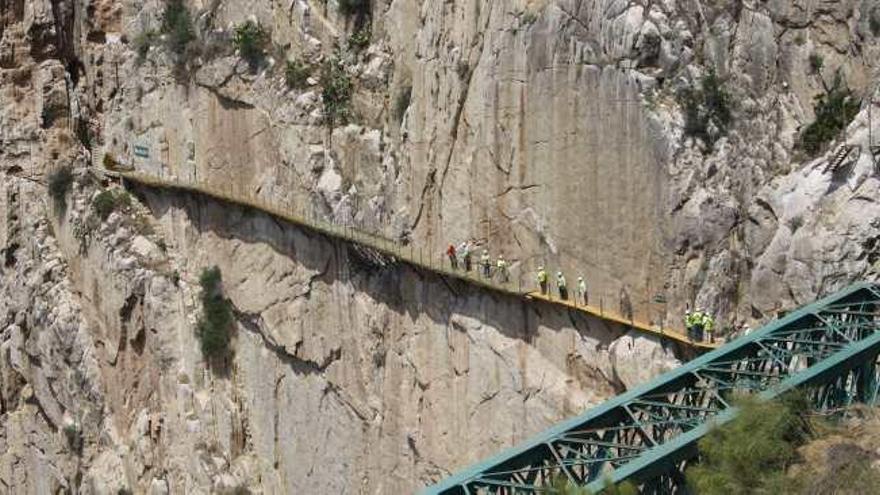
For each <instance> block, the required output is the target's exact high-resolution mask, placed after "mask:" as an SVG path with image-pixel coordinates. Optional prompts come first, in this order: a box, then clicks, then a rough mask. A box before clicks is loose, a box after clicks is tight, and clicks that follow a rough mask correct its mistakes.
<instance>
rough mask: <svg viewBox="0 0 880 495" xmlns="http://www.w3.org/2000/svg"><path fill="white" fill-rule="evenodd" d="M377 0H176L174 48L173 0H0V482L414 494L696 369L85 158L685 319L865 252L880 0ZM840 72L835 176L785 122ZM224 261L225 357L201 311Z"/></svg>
mask: <svg viewBox="0 0 880 495" xmlns="http://www.w3.org/2000/svg"><path fill="white" fill-rule="evenodd" d="M342 4H345V5H349V6H353V8H352V9H350V10H345V11H342V10H340V5H342ZM364 4H365V5H367V6H368V7H367V8H366V9H364V10H359V9H358V8H357V6H358V5H361V3H360V2H353V1H348V2H339V1H337V0H328V1H326V2H325V1H320V0H311V1H305V0H287V1H284V2H269V1H263V0H256V1H252V2H239V1H232V0H220V1H214V2H185V3H184V5H185V6H186V7H187V9H188V11H189V12H190V19H191V32H192V33H193V39H192V40H191V41H190V43H188V44H187V45H186V47H185V48H184V49H181V50H178V52H175V49H174V48H173V43H172V41H173V40H172V39H171V34H172V33H171V32H166V33H164V34H163V32H162V31H163V18H162V14H163V11H164V8H165V2H160V1H156V0H150V1H145V2H144V1H137V2H112V1H103V0H93V1H87V0H75V1H57V0H34V1H27V2H26V1H24V0H6V1H5V2H4V1H3V0H0V7H2V8H0V170H2V172H3V173H2V178H0V190H2V193H0V219H2V220H0V250H2V251H0V252H2V254H3V256H2V257H0V261H2V263H3V268H2V276H0V328H2V330H0V399H2V400H0V444H2V445H3V446H4V448H3V449H0V451H2V452H3V453H2V454H0V483H2V484H3V486H5V487H8V489H9V490H11V491H15V492H21V493H43V492H46V491H54V490H55V489H57V488H58V487H71V486H77V487H79V489H80V490H82V491H85V492H96V493H110V492H116V491H117V490H118V489H120V488H128V489H132V490H134V491H136V492H142V491H147V490H152V492H153V493H164V492H166V491H167V492H178V491H180V490H186V491H193V492H200V491H204V492H207V491H210V490H212V489H213V490H217V491H223V490H233V489H235V488H236V487H239V486H243V487H249V488H251V489H253V490H254V491H259V490H263V491H265V492H270V493H274V492H330V491H336V492H343V493H353V492H357V493H396V492H410V491H412V490H413V489H414V488H415V487H417V486H419V485H421V484H423V483H427V482H429V481H432V480H436V479H437V478H439V477H441V476H443V475H444V474H446V473H448V472H449V471H451V470H453V469H455V468H457V467H460V466H462V465H464V464H466V463H467V462H470V461H473V460H476V459H478V458H480V457H483V456H485V455H487V454H490V453H492V452H495V451H497V450H499V449H501V448H503V447H505V446H509V445H511V444H512V443H514V442H516V441H518V440H521V439H523V438H524V437H526V436H528V435H529V434H530V433H533V432H535V431H538V430H540V429H542V428H544V427H546V426H547V425H549V424H551V423H552V422H554V421H557V420H559V419H561V418H563V417H566V416H570V415H572V414H574V413H576V412H578V411H580V410H582V409H583V408H584V407H587V406H588V405H590V404H594V403H596V402H598V401H601V400H603V399H604V398H606V397H608V396H610V395H611V394H613V393H615V392H617V391H619V390H621V389H622V388H624V387H630V386H633V385H635V384H636V383H639V382H641V381H644V380H646V379H648V378H650V377H651V376H653V375H655V374H656V373H658V372H660V371H662V370H664V369H666V368H668V367H669V366H672V365H674V363H675V361H674V357H673V356H671V355H670V353H668V352H666V351H664V350H663V349H662V348H660V347H659V346H658V345H657V344H656V343H652V342H647V341H645V340H643V339H642V338H639V337H634V336H628V335H624V329H621V328H616V327H612V326H608V325H606V324H604V323H602V322H599V321H596V320H589V319H581V318H580V317H577V316H573V315H569V314H568V313H565V312H559V311H558V310H555V309H552V308H549V307H543V306H540V305H536V306H532V305H525V304H524V303H522V302H521V301H518V300H512V299H506V298H504V297H500V296H493V295H489V294H483V293H480V292H476V291H475V290H473V289H470V288H468V287H464V286H459V285H456V284H451V283H449V282H448V281H444V280H442V279H439V278H436V277H434V276H432V275H430V274H426V273H420V272H418V271H415V270H413V269H410V268H408V267H405V266H396V267H392V268H390V269H387V270H378V269H376V268H375V267H371V266H370V265H369V263H367V264H366V265H364V263H363V260H362V259H361V258H360V257H359V256H358V255H357V254H356V253H353V252H352V251H351V250H350V249H349V248H347V247H346V246H344V245H341V244H338V243H334V242H331V241H329V240H327V239H323V238H320V237H314V236H310V235H309V234H308V233H306V232H303V231H300V230H297V229H295V228H292V227H291V226H288V225H284V224H281V223H278V222H277V221H275V220H273V219H271V218H269V217H267V216H263V215H261V214H256V213H254V212H247V211H244V210H241V209H237V208H233V207H229V206H224V205H221V204H218V203H214V202H208V201H206V200H205V199H204V198H197V197H193V196H181V195H174V194H171V193H167V192H166V193H162V192H156V191H152V192H151V191H147V190H138V191H136V192H137V193H138V194H139V195H140V198H139V199H138V198H135V199H133V200H132V205H131V206H130V207H127V208H123V210H121V211H117V212H115V213H112V214H110V215H109V216H108V217H107V218H106V219H104V220H101V219H100V218H98V216H97V215H96V213H95V211H94V209H93V207H92V202H93V198H94V197H95V195H96V194H98V192H99V190H100V189H101V188H102V187H103V186H102V185H101V184H100V183H99V182H98V181H97V179H96V178H95V175H94V174H93V173H92V172H91V171H90V170H89V168H90V167H92V166H93V165H95V164H94V163H91V162H92V160H91V156H90V152H91V151H92V150H102V151H106V152H107V153H108V156H110V157H112V158H113V159H114V160H116V161H118V162H120V163H121V164H123V165H130V166H134V167H135V168H136V169H138V170H140V171H143V172H148V173H155V174H162V175H164V176H169V177H180V178H184V179H187V180H199V181H202V182H204V183H206V184H212V185H216V186H217V187H223V188H235V189H236V190H239V191H242V192H246V193H248V194H258V195H260V196H261V197H264V198H266V199H268V200H272V201H275V202H278V203H279V204H290V205H296V206H297V207H298V208H308V209H309V210H314V211H316V212H317V213H318V214H319V215H320V216H323V217H324V218H326V219H332V220H335V221H338V222H343V223H357V224H359V225H361V226H362V227H363V228H366V229H369V230H375V231H377V232H381V233H382V234H383V235H386V236H388V237H390V238H394V239H399V240H401V241H402V242H407V243H409V245H412V246H416V247H418V248H420V249H423V250H425V251H426V252H430V253H434V254H436V255H440V253H442V251H443V249H444V248H445V245H446V244H448V243H449V242H452V241H455V242H459V241H461V240H463V239H466V238H472V239H474V240H476V241H477V242H479V243H482V244H485V245H487V246H489V248H490V249H491V251H492V253H493V254H494V253H498V252H503V253H504V254H505V255H506V256H507V257H508V258H510V259H512V260H513V274H514V276H515V277H521V278H522V280H524V281H526V282H528V281H530V280H531V275H530V274H531V273H532V271H533V270H534V268H535V267H536V266H537V264H539V263H544V264H547V265H548V266H549V267H551V269H553V270H555V269H556V267H561V268H563V269H564V271H565V272H566V274H567V275H568V278H569V281H573V280H574V278H575V277H576V276H577V275H578V274H581V273H582V274H584V275H585V276H586V277H587V279H588V281H589V284H590V289H591V294H592V297H593V298H594V299H593V300H594V301H595V298H596V297H600V298H602V300H603V302H604V304H605V305H606V306H615V307H617V306H622V307H623V309H626V308H627V307H632V308H633V310H634V311H635V312H636V313H637V314H640V315H645V314H648V315H650V318H651V319H661V318H662V317H659V316H656V315H663V314H664V313H665V315H666V316H665V320H666V321H667V322H670V321H673V320H677V319H678V317H679V315H680V313H681V311H682V310H683V309H684V305H685V304H691V305H694V304H697V305H700V306H704V307H705V308H706V309H709V310H713V311H715V312H716V313H717V314H718V316H719V320H720V321H721V325H722V327H739V326H741V325H743V324H750V325H755V324H756V323H757V322H759V321H761V320H764V319H766V318H768V317H771V316H773V315H775V314H776V312H777V311H780V310H785V309H788V308H791V307H793V306H795V305H797V304H800V303H803V302H806V301H808V300H810V299H812V298H814V296H815V295H817V294H820V293H824V292H826V291H829V290H831V289H834V288H837V287H840V286H842V285H845V284H847V283H849V282H850V281H852V280H855V279H860V278H866V277H867V278H872V277H874V276H875V272H874V271H873V270H874V269H873V268H872V266H873V265H874V264H875V263H876V262H877V259H878V249H880V243H878V241H877V239H878V236H880V225H878V224H877V221H876V218H878V213H880V211H878V209H880V207H878V204H877V198H878V197H880V191H878V190H877V188H878V179H877V175H876V172H875V170H876V169H875V166H874V162H873V159H872V156H871V153H870V149H869V145H870V137H871V132H869V123H870V121H869V117H870V116H871V111H870V108H871V107H872V105H873V104H872V103H871V102H873V101H874V100H877V99H878V98H880V95H878V94H877V93H876V91H875V89H874V88H875V86H876V83H877V79H876V77H875V75H876V70H877V65H876V64H877V63H876V60H878V55H880V43H878V39H880V38H878V35H880V12H878V11H877V7H876V6H875V5H874V3H873V2H870V1H867V0H860V1H856V0H845V1H841V2H837V3H834V4H821V5H816V4H815V3H811V2H800V1H783V0H780V1H770V2H754V3H750V2H732V1H731V2H723V1H722V2H701V1H687V2H664V3H660V4H658V3H646V2H620V1H613V0H595V1H587V0H553V1H551V0H528V1H526V0H517V1H509V0H495V1H486V0H472V1H471V0H468V1H461V0H455V1H448V2H438V1H425V2H417V1H415V0H395V1H388V0H374V1H372V2H365V3H364ZM248 20H252V21H255V22H257V23H259V24H260V25H261V26H263V28H264V29H265V32H266V36H267V37H266V42H265V44H264V45H263V48H264V50H263V51H264V55H263V57H261V58H260V59H259V60H257V61H256V62H255V63H253V64H249V63H247V62H246V61H243V60H242V57H241V52H240V51H236V49H235V44H234V42H233V39H234V38H235V35H234V32H235V29H236V27H239V26H241V25H242V24H243V23H244V22H246V21H248ZM166 31H167V30H166ZM367 32H369V36H368V37H367V36H366V34H365V33H367ZM353 35H356V36H353ZM365 38H366V39H368V41H366V42H364V41H363V40H364V39H365ZM287 62H296V63H295V64H292V65H290V66H288V64H287ZM289 67H290V68H293V69H296V70H291V71H288V68H289ZM713 71H714V73H715V74H716V75H717V77H718V78H719V80H720V81H721V83H722V85H723V88H724V91H725V92H726V93H727V94H728V95H729V101H730V112H731V115H732V117H731V119H730V123H729V124H728V125H727V126H726V133H725V132H722V130H721V129H718V126H717V125H716V122H715V121H712V122H710V124H708V125H707V126H706V129H704V130H703V132H702V134H703V138H699V137H693V136H692V135H693V134H694V133H695V132H694V131H695V129H694V128H693V127H692V126H688V125H686V116H687V112H688V108H689V106H688V99H687V98H686V97H685V96H684V95H688V94H694V92H695V91H697V92H698V91H699V90H700V89H701V88H703V85H702V81H705V80H706V79H707V76H709V75H710V74H711V73H712V72H713ZM286 72H289V73H290V75H291V76H294V77H292V78H291V84H290V85H288V84H287V83H286V81H285V76H286ZM836 74H839V75H840V80H841V81H842V82H844V81H845V83H846V84H847V85H848V87H849V88H851V89H852V90H853V92H854V94H855V95H856V96H857V97H859V98H861V99H862V102H861V104H860V106H859V107H858V108H857V109H856V110H857V111H856V115H855V117H854V118H853V120H852V122H851V123H850V124H849V125H848V127H847V128H846V132H845V142H847V143H849V144H852V145H858V146H860V148H859V149H858V150H856V151H855V152H853V153H852V154H850V155H849V156H848V158H847V159H846V160H844V162H842V163H841V164H840V166H839V167H837V169H836V170H834V171H831V170H826V168H827V165H828V160H829V159H830V157H832V156H833V155H835V154H836V153H837V151H838V149H839V147H838V145H839V144H842V143H843V142H844V141H842V140H838V141H832V142H831V143H830V144H829V145H828V147H827V148H824V149H820V150H818V151H816V152H814V153H807V152H806V151H804V150H803V149H801V148H802V147H801V148H799V147H798V146H797V143H798V141H799V136H801V134H802V132H803V131H804V130H805V129H806V127H807V126H808V125H809V124H811V123H812V122H813V121H814V120H815V119H816V115H815V111H814V104H815V100H814V98H815V97H816V96H818V95H820V94H823V93H825V92H826V91H827V90H829V89H831V88H832V87H833V86H834V80H835V75H836ZM297 76H299V77H297ZM349 83H350V84H351V91H350V94H351V97H350V98H347V97H343V96H345V95H346V94H348V93H349V91H347V88H348V84H349ZM331 87H332V88H334V89H333V90H332V91H329V92H328V91H327V90H328V88H331ZM340 95H341V96H340ZM328 102H330V103H333V105H330V104H328ZM703 103H704V104H703V106H698V108H697V109H696V110H697V113H698V114H699V113H700V112H703V113H705V112H706V111H707V110H706V107H705V102H703ZM874 110H877V108H874ZM874 114H876V111H875V112H874ZM331 117H335V118H333V119H331ZM877 127H878V126H875V129H874V132H873V139H874V141H873V142H875V143H876V142H878V141H880V139H878V135H880V129H877ZM686 130H687V131H688V132H685V131H686ZM696 134H698V135H699V134H700V132H697V133H696ZM708 141H714V143H713V146H711V147H709V146H708V144H707V142H708ZM98 165H100V164H98ZM65 166H69V167H71V169H72V170H73V181H72V184H71V185H70V186H69V190H68V191H67V193H66V194H64V195H62V198H63V201H59V200H58V199H57V198H56V197H53V196H52V195H49V194H47V186H48V182H49V177H50V176H52V175H53V172H54V171H55V170H58V169H59V168H61V167H65ZM211 265H217V266H219V267H220V268H221V272H222V273H223V280H224V290H225V293H226V294H227V296H228V297H229V299H230V301H231V303H232V304H233V306H234V308H235V316H236V334H235V338H234V350H235V354H234V358H233V359H232V360H231V361H230V366H229V369H228V372H227V373H225V374H215V373H213V372H211V371H210V370H208V369H207V367H206V366H205V363H204V360H203V359H202V357H201V353H200V351H199V345H198V341H197V339H196V337H195V334H194V328H195V322H196V319H197V318H198V316H199V312H200V306H199V303H198V293H199V290H198V285H197V279H198V276H199V274H200V273H201V270H202V269H203V268H204V267H207V266H211ZM656 296H663V297H660V298H657V297H656ZM664 298H665V300H666V301H667V303H665V304H660V303H653V302H651V303H649V302H648V301H654V300H662V299H664ZM4 315H5V316H4ZM646 319H647V318H646Z"/></svg>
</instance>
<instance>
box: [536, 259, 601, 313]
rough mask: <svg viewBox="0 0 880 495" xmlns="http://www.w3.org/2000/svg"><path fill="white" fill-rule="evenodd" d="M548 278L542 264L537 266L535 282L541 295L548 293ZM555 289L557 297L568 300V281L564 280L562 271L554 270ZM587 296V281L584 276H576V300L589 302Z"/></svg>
mask: <svg viewBox="0 0 880 495" xmlns="http://www.w3.org/2000/svg"><path fill="white" fill-rule="evenodd" d="M549 279H550V276H549V275H548V274H547V270H545V269H544V267H543V266H539V267H538V277H537V282H538V288H539V289H540V291H541V295H542V296H546V295H548V294H549V290H550V287H549ZM556 290H557V291H559V299H562V300H563V301H567V300H568V282H566V280H565V275H563V274H562V272H556ZM588 297H589V296H588V295H587V282H586V281H585V280H584V277H578V280H577V301H576V302H578V303H581V304H584V305H586V304H587V303H588V302H589V299H588Z"/></svg>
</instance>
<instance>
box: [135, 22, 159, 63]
mask: <svg viewBox="0 0 880 495" xmlns="http://www.w3.org/2000/svg"><path fill="white" fill-rule="evenodd" d="M158 39H159V34H158V33H157V32H156V31H154V30H152V29H148V30H146V31H144V32H142V33H139V34H138V35H137V36H135V38H134V41H132V48H133V49H134V51H135V53H137V59H135V60H136V62H137V63H141V62H143V61H144V59H145V58H147V52H149V51H150V47H152V46H154V45H155V44H156V42H157V41H158Z"/></svg>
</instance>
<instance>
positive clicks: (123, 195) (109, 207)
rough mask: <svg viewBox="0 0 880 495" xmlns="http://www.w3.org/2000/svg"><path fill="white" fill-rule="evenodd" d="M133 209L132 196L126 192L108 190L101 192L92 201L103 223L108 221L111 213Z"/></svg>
mask: <svg viewBox="0 0 880 495" xmlns="http://www.w3.org/2000/svg"><path fill="white" fill-rule="evenodd" d="M130 207H131V196H130V195H129V194H128V192H126V191H114V190H110V189H108V190H106V191H101V192H100V193H98V195H97V196H95V199H93V200H92V209H94V210H95V213H96V214H97V215H98V218H100V219H101V220H102V221H103V220H107V217H109V216H110V214H111V213H113V212H114V211H117V210H120V211H122V210H127V209H128V208H130Z"/></svg>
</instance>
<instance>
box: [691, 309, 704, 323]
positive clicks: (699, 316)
mask: <svg viewBox="0 0 880 495" xmlns="http://www.w3.org/2000/svg"><path fill="white" fill-rule="evenodd" d="M689 324H690V326H694V325H702V324H703V313H700V312H699V311H694V312H693V313H691V320H690V322H689Z"/></svg>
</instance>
